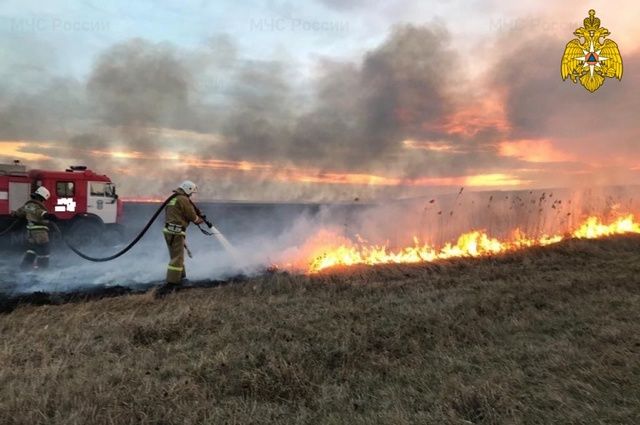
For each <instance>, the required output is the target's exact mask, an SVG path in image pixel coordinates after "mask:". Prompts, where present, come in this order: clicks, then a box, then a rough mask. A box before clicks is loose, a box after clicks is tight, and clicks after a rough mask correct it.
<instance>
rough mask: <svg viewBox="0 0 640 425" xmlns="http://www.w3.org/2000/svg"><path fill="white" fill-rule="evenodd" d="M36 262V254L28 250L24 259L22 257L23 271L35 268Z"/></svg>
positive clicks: (21, 265) (21, 266)
mask: <svg viewBox="0 0 640 425" xmlns="http://www.w3.org/2000/svg"><path fill="white" fill-rule="evenodd" d="M35 260H36V252H35V251H33V250H31V249H30V250H28V251H27V252H25V253H24V257H22V263H20V268H21V269H22V270H29V269H31V268H33V264H34V262H35Z"/></svg>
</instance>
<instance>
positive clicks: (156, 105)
mask: <svg viewBox="0 0 640 425" xmlns="http://www.w3.org/2000/svg"><path fill="white" fill-rule="evenodd" d="M460 63H461V58H460V57H459V55H458V53H456V51H454V50H453V48H452V47H451V44H450V36H449V34H448V32H447V30H446V28H444V27H443V26H439V25H429V26H428V27H427V26H424V27H419V26H412V25H403V26H398V27H396V28H395V29H393V31H392V32H391V33H390V35H389V37H388V38H387V39H386V40H385V41H383V42H382V43H381V44H380V45H379V46H378V47H376V48H373V49H372V50H370V51H369V52H366V53H365V54H364V55H363V57H362V59H361V60H354V61H350V62H344V61H335V60H332V59H330V58H323V59H320V60H319V61H318V63H317V66H316V72H315V74H314V75H315V76H314V77H313V78H312V79H311V80H309V79H301V76H300V75H299V73H298V71H297V69H296V64H295V63H291V62H287V61H284V60H278V59H273V60H271V61H265V60H262V61H257V60H251V59H247V58H243V57H242V56H241V55H240V53H239V50H238V48H237V46H236V45H235V44H234V42H233V40H232V39H230V38H229V37H224V36H221V37H215V38H212V39H210V40H208V41H207V43H206V44H204V45H203V46H201V47H199V48H194V49H184V48H179V47H177V46H175V45H172V44H170V43H153V42H150V41H146V40H142V39H133V40H129V41H125V42H122V43H119V44H117V45H115V46H113V47H111V48H109V49H108V50H106V51H105V52H102V53H101V54H99V55H98V56H97V59H96V61H95V64H94V67H93V70H92V71H91V73H90V74H89V76H88V78H87V81H86V82H85V83H84V86H82V85H80V84H78V83H77V82H74V81H71V80H63V81H62V82H60V81H56V82H55V83H54V82H52V83H51V84H50V85H46V86H43V87H42V88H41V89H40V90H39V91H37V92H35V93H34V94H32V95H30V96H27V97H24V96H19V95H18V94H16V95H15V97H14V98H11V97H8V98H7V99H6V101H5V102H3V107H2V108H0V122H2V123H6V125H4V126H3V127H2V128H1V129H0V132H1V133H2V134H0V139H2V140H25V141H29V140H46V141H48V143H46V144H41V143H40V144H37V145H35V144H34V143H31V145H29V146H27V147H25V148H23V149H24V151H26V152H34V153H41V154H45V155H49V156H50V157H52V158H54V159H60V162H62V158H66V159H64V161H73V162H76V163H77V162H84V163H87V164H88V165H91V166H94V165H95V166H96V167H98V168H100V169H101V170H103V171H105V172H107V173H111V174H117V175H123V174H124V175H137V176H138V177H139V178H138V179H136V181H135V182H133V181H132V180H131V179H122V181H119V182H118V183H120V185H121V187H122V190H121V193H123V194H131V195H156V194H159V193H165V192H166V191H167V190H168V189H169V188H170V187H173V186H174V185H175V182H176V181H179V180H180V179H183V178H187V177H193V176H195V177H197V178H198V179H200V181H202V182H215V183H214V184H215V185H216V186H215V188H211V187H210V188H208V189H207V185H203V189H204V195H205V196H209V197H214V196H215V197H222V198H226V199H229V198H232V199H233V198H235V199H274V200H275V199H278V200H284V199H304V200H321V199H322V200H332V199H341V200H344V199H345V197H346V199H350V198H352V197H353V196H363V194H364V195H366V196H370V197H376V196H378V197H379V196H382V197H389V196H394V195H395V196H396V197H397V196H401V195H402V192H401V191H402V188H398V187H395V188H391V187H386V188H385V187H381V188H376V187H367V186H363V185H356V186H353V185H344V186H343V185H332V184H324V185H323V184H321V183H318V182H307V183H305V182H304V181H297V182H296V181H295V180H297V179H300V177H298V176H297V174H299V173H300V170H303V171H304V173H305V175H306V177H305V178H303V179H302V180H305V179H306V180H309V178H310V177H313V176H314V174H315V175H316V176H317V177H318V179H321V178H322V176H323V175H324V173H336V172H343V173H356V174H358V173H359V174H375V175H382V176H388V177H393V178H400V179H404V178H406V179H412V178H419V177H447V176H452V177H456V176H461V175H466V174H473V173H482V172H493V170H495V169H496V168H498V166H499V165H501V166H502V167H509V166H510V165H509V164H512V165H513V166H517V164H518V161H517V160H512V159H508V160H506V161H507V162H505V159H504V158H501V157H500V156H499V155H498V152H497V151H496V149H495V146H494V145H495V143H496V141H497V140H498V137H500V132H499V130H497V129H496V128H494V127H493V126H492V125H486V126H484V127H482V128H480V129H478V131H476V133H475V134H474V135H473V137H471V136H461V135H459V134H452V133H451V132H450V131H449V130H448V129H447V127H446V125H447V121H448V120H449V119H450V117H451V115H452V114H454V113H455V112H456V110H457V109H459V108H460V107H461V105H465V104H468V103H469V97H468V96H467V95H465V94H463V93H460V87H461V86H462V85H464V84H461V82H464V81H465V78H466V77H465V75H464V73H463V72H462V71H461V66H460ZM27 116H28V117H35V119H27V118H26V117H27ZM406 140H415V141H418V142H420V141H435V142H436V143H439V144H442V145H443V146H445V147H450V148H451V149H449V150H448V151H442V150H440V151H434V150H428V149H407V147H406V146H405V145H404V143H403V142H404V141H406ZM109 151H117V152H125V153H126V152H133V153H134V154H135V155H133V157H127V156H126V155H123V156H122V155H121V156H120V157H110V156H109V155H108V152H109ZM175 155H179V156H180V157H182V158H196V159H197V160H198V161H200V163H195V164H194V163H193V161H191V162H189V163H188V165H187V164H182V165H181V161H180V160H175V159H171V157H172V156H175ZM7 159H9V158H7ZM228 160H230V161H235V162H234V163H235V164H236V166H235V167H234V166H233V164H230V165H229V166H220V165H219V161H228ZM241 161H250V162H251V163H255V164H257V165H258V166H257V167H252V168H251V169H247V168H246V167H245V169H238V165H237V164H238V163H239V162H241ZM212 162H215V163H212ZM65 165H67V164H60V165H59V166H65ZM287 170H289V171H287ZM276 171H277V172H279V173H280V174H279V175H278V176H277V177H274V173H275V172H276ZM287 176H289V178H288V177H287ZM195 177H194V178H195ZM287 180H294V181H293V182H292V181H287ZM311 180H313V178H311ZM134 183H135V185H134Z"/></svg>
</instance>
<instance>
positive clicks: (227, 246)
mask: <svg viewBox="0 0 640 425" xmlns="http://www.w3.org/2000/svg"><path fill="white" fill-rule="evenodd" d="M176 196H177V194H176V193H174V194H173V195H171V196H169V197H168V198H167V199H166V200H165V201H164V202H163V203H162V205H160V206H159V207H158V209H157V210H156V212H155V213H154V214H153V216H151V219H149V221H148V222H147V224H146V225H145V226H144V227H143V228H142V230H141V231H140V233H138V235H137V236H136V237H135V238H134V239H133V240H132V241H131V242H130V243H129V245H127V246H126V247H124V248H123V249H122V250H121V251H119V252H117V253H115V254H113V255H110V256H108V257H91V256H89V255H87V254H84V253H83V252H81V251H80V250H79V249H78V248H76V247H75V246H73V244H72V243H71V242H70V241H69V240H68V239H67V237H66V236H65V235H64V233H62V231H61V230H60V228H59V227H58V225H57V224H56V223H54V222H50V223H49V224H50V225H51V227H53V228H54V230H55V231H56V232H57V233H58V234H60V236H61V238H62V240H63V241H64V243H65V244H66V245H67V247H69V249H70V250H71V251H73V252H74V253H76V254H77V255H78V256H80V257H82V258H84V259H85V260H88V261H93V262H96V263H101V262H106V261H111V260H115V259H116V258H118V257H120V256H122V255H124V254H125V253H127V252H128V251H129V250H130V249H131V248H133V247H134V246H135V245H136V244H137V243H138V242H139V241H140V239H142V237H143V236H144V235H145V233H147V231H148V230H149V228H150V227H151V225H152V224H153V222H154V221H155V220H156V218H158V215H160V213H161V212H162V210H163V209H164V207H166V206H167V204H168V203H169V202H170V201H171V200H172V199H173V198H175V197H176ZM192 205H193V206H194V208H195V210H196V214H198V216H199V217H200V218H202V220H203V222H204V223H206V224H207V225H208V226H209V228H210V229H211V232H209V231H207V230H206V229H203V228H202V227H201V226H200V224H198V225H197V226H198V229H200V231H201V232H202V233H203V234H205V235H208V236H212V235H215V236H216V237H217V238H218V240H220V242H221V243H222V245H223V246H224V247H225V249H227V250H228V251H229V252H230V253H233V247H232V246H231V244H229V242H228V241H227V240H226V239H225V238H224V236H222V234H221V233H220V232H219V231H218V230H217V229H216V228H215V227H214V226H213V224H212V223H211V222H210V221H209V220H207V217H206V216H205V215H204V214H202V212H201V211H200V210H199V209H198V208H197V207H196V206H195V204H193V202H192ZM223 240H224V241H225V242H226V243H225V242H223Z"/></svg>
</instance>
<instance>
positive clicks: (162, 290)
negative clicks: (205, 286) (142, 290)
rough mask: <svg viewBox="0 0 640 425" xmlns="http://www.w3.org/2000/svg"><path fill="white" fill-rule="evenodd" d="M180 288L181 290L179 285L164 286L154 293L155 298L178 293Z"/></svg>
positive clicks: (166, 284)
mask: <svg viewBox="0 0 640 425" xmlns="http://www.w3.org/2000/svg"><path fill="white" fill-rule="evenodd" d="M179 288H180V285H179V284H176V283H165V284H164V285H162V286H159V287H158V288H156V290H155V292H154V293H153V296H154V298H164V297H165V296H167V295H169V294H172V293H174V292H176V291H178V289H179Z"/></svg>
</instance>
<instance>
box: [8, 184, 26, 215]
mask: <svg viewBox="0 0 640 425" xmlns="http://www.w3.org/2000/svg"><path fill="white" fill-rule="evenodd" d="M30 186H31V185H30V184H29V183H17V182H9V211H16V210H17V209H18V208H20V207H21V206H23V205H24V204H25V202H27V201H28V200H29V195H30V192H31V187H30Z"/></svg>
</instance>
